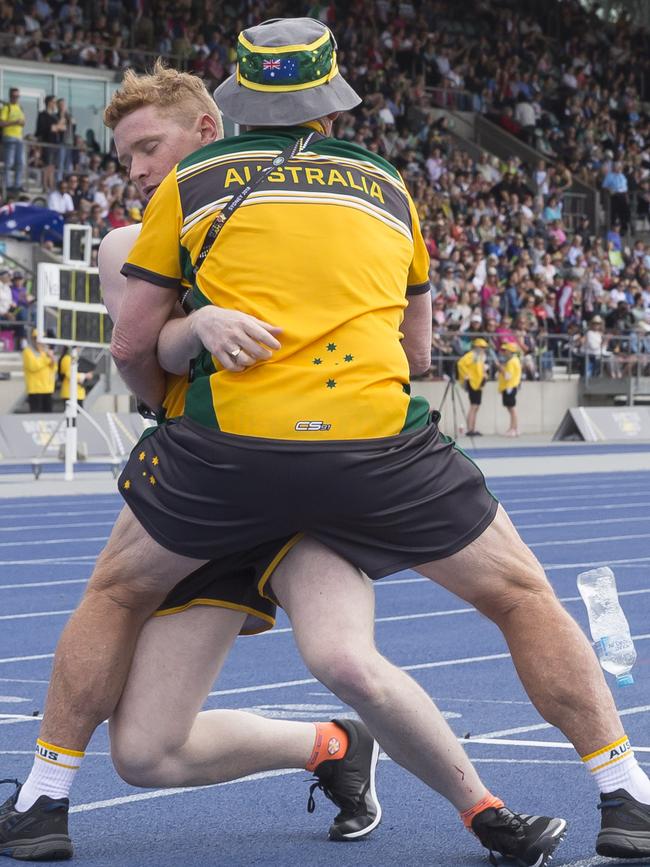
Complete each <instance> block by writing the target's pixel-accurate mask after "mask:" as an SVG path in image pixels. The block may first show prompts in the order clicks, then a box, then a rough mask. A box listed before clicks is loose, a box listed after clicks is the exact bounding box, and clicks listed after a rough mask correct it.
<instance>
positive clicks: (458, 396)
mask: <svg viewBox="0 0 650 867" xmlns="http://www.w3.org/2000/svg"><path fill="white" fill-rule="evenodd" d="M447 397H450V400H451V421H452V425H453V428H452V430H453V434H454V439H455V440H456V439H458V437H459V436H460V435H462V434H463V433H465V431H466V430H467V410H466V409H465V405H464V403H463V395H462V393H461V389H460V387H459V385H458V383H457V382H456V380H455V379H454V378H453V377H449V379H448V380H447V385H446V386H445V390H444V392H443V395H442V400H441V401H440V406H439V407H438V412H439V413H441V414H442V411H443V409H444V406H445V403H446V402H447ZM459 416H460V421H461V422H462V424H459V423H458V422H459ZM470 439H471V440H472V445H474V437H470Z"/></svg>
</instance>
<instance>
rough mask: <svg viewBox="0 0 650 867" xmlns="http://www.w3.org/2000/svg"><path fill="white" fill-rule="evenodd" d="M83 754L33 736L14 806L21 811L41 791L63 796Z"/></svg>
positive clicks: (70, 783) (66, 792)
mask: <svg viewBox="0 0 650 867" xmlns="http://www.w3.org/2000/svg"><path fill="white" fill-rule="evenodd" d="M83 757H84V754H83V753H80V752H78V751H77V750H64V749H62V748H61V747H56V746H54V744H48V743H46V742H45V741H41V740H37V741H36V755H35V756H34V764H33V765H32V769H31V771H30V774H29V776H28V777H27V779H26V780H25V782H24V784H23V786H22V788H21V790H20V793H19V795H18V800H17V801H16V809H17V810H18V811H19V812H21V813H24V812H25V810H29V808H30V807H31V806H32V804H34V803H35V802H36V801H37V800H38V799H39V798H40V797H41V795H47V796H48V797H50V798H67V797H68V793H69V792H70V787H71V786H72V781H73V780H74V775H75V773H76V772H77V770H78V769H79V765H80V764H81V760H82V759H83Z"/></svg>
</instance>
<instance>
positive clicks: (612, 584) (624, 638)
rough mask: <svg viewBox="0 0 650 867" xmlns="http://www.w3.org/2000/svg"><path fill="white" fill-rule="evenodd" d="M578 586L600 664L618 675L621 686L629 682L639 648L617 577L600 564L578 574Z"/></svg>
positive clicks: (630, 681) (618, 682)
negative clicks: (617, 585)
mask: <svg viewBox="0 0 650 867" xmlns="http://www.w3.org/2000/svg"><path fill="white" fill-rule="evenodd" d="M578 590H579V591H580V595H581V596H582V599H583V601H584V603H585V605H586V607H587V614H588V615H589V628H590V630H591V637H592V639H593V641H594V644H595V646H596V652H597V653H598V658H599V659H600V664H601V665H602V667H603V668H604V669H605V671H608V672H609V673H610V674H614V675H616V683H617V684H618V685H619V686H630V685H631V684H633V683H634V678H633V677H632V675H631V674H630V670H631V668H632V666H633V665H634V663H635V662H636V650H635V649H634V643H633V642H632V637H631V635H630V627H629V624H628V622H627V619H626V617H625V614H624V613H623V609H622V608H621V605H620V603H619V601H618V593H617V590H616V578H615V577H614V573H613V572H612V570H611V569H610V568H609V567H608V566H600V567H599V568H598V569H591V570H590V571H589V572H581V573H580V574H579V575H578Z"/></svg>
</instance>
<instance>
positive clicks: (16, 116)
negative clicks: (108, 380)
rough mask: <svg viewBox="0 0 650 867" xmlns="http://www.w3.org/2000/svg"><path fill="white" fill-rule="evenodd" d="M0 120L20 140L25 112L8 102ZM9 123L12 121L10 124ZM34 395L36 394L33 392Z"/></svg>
mask: <svg viewBox="0 0 650 867" xmlns="http://www.w3.org/2000/svg"><path fill="white" fill-rule="evenodd" d="M0 120H3V121H9V126H5V127H2V130H1V132H2V134H3V135H6V136H10V137H11V138H22V137H23V131H24V129H25V127H24V120H25V112H24V111H23V110H22V108H21V107H20V106H19V105H17V104H16V103H13V102H8V103H6V104H5V105H3V106H2V108H0ZM17 120H22V121H23V124H20V123H16V121H17ZM11 121H14V123H13V124H12V123H11ZM34 393H36V392H34Z"/></svg>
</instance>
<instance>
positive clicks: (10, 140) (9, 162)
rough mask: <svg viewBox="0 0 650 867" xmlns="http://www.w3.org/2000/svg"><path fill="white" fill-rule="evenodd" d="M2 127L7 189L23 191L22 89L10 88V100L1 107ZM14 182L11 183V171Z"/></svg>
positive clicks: (23, 120) (0, 119)
mask: <svg viewBox="0 0 650 867" xmlns="http://www.w3.org/2000/svg"><path fill="white" fill-rule="evenodd" d="M0 129H2V152H3V159H4V164H5V189H7V190H10V189H13V190H15V191H17V192H23V186H22V184H23V170H24V167H25V145H24V143H23V134H24V131H25V113H24V112H23V110H22V107H21V105H20V90H19V89H18V88H17V87H12V88H10V90H9V102H5V103H4V104H3V105H2V108H0ZM12 171H13V173H14V182H13V184H12V183H11V172H12Z"/></svg>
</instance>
